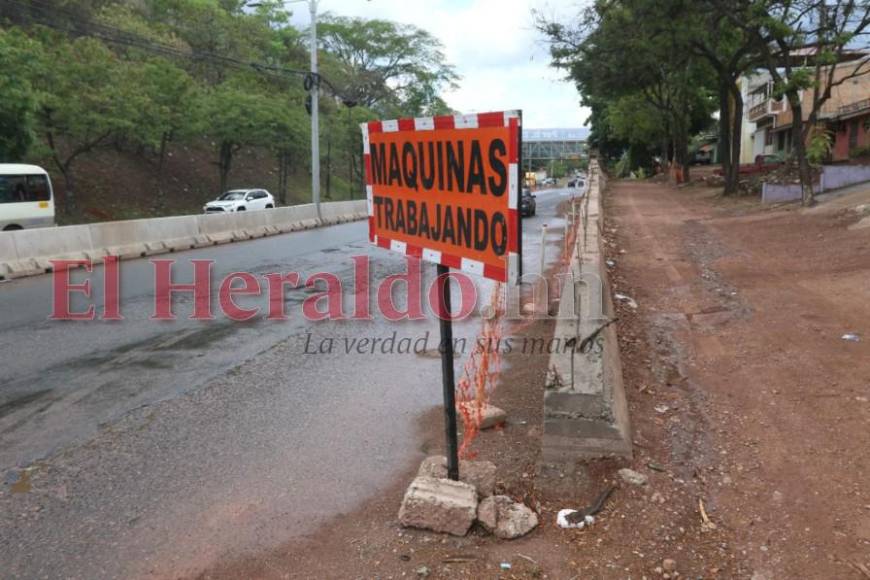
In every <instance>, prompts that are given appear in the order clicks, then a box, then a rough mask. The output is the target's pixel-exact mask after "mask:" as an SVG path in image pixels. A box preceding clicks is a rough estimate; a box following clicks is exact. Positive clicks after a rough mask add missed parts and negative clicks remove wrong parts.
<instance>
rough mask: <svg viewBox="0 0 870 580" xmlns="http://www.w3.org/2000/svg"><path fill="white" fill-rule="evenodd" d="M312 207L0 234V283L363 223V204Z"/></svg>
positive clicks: (174, 217)
mask: <svg viewBox="0 0 870 580" xmlns="http://www.w3.org/2000/svg"><path fill="white" fill-rule="evenodd" d="M320 207H321V215H322V219H320V220H318V219H317V212H316V210H315V207H314V204H304V205H298V206H290V207H280V208H275V209H268V210H263V211H250V212H239V213H231V214H216V215H215V214H209V215H191V216H172V217H165V218H154V219H141V220H125V221H116V222H103V223H95V224H87V225H78V226H64V227H57V228H39V229H32V230H18V231H13V232H0V279H4V278H17V277H21V276H31V275H36V274H42V273H45V272H46V271H50V270H51V269H52V264H51V260H56V259H90V260H99V259H101V258H102V257H103V256H106V255H114V256H120V257H121V259H131V258H139V257H143V256H150V255H154V254H162V253H165V252H179V251H183V250H190V249H194V248H202V247H205V246H211V245H216V244H223V243H228V242H233V241H244V240H250V239H256V238H261V237H265V236H272V235H277V234H281V233H287V232H293V231H298V230H302V229H310V228H313V227H318V226H324V225H331V224H336V223H342V222H346V221H352V220H358V219H363V218H365V216H366V213H367V210H366V201H365V200H358V201H339V202H329V203H323V204H321V206H320Z"/></svg>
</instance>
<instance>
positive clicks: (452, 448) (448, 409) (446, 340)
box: [436, 264, 459, 481]
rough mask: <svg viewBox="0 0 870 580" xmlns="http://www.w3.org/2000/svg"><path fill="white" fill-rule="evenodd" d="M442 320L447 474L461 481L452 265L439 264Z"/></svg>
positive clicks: (439, 309)
mask: <svg viewBox="0 0 870 580" xmlns="http://www.w3.org/2000/svg"><path fill="white" fill-rule="evenodd" d="M437 272H438V279H437V280H436V284H437V287H438V319H439V323H440V327H441V345H440V346H439V349H438V350H439V351H441V383H442V387H443V389H444V429H445V433H446V435H447V477H448V478H450V479H452V480H453V481H458V480H459V441H458V439H459V437H458V435H457V433H456V428H457V425H456V385H455V381H454V376H453V316H452V314H451V312H452V309H451V307H450V276H449V274H450V268H448V267H447V266H444V265H442V264H438V266H437Z"/></svg>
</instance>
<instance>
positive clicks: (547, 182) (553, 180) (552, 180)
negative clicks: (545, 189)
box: [541, 177, 556, 185]
mask: <svg viewBox="0 0 870 580" xmlns="http://www.w3.org/2000/svg"><path fill="white" fill-rule="evenodd" d="M541 185H556V178H555V177H547V178H546V179H544V180H543V181H541Z"/></svg>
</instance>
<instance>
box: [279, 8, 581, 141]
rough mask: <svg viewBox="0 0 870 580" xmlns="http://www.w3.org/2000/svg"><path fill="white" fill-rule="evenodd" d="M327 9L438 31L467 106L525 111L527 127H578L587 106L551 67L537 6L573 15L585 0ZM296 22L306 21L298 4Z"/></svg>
mask: <svg viewBox="0 0 870 580" xmlns="http://www.w3.org/2000/svg"><path fill="white" fill-rule="evenodd" d="M318 4H319V6H318V9H319V10H320V11H321V12H326V11H329V12H332V13H334V14H337V15H342V16H360V17H364V18H383V19H389V20H395V21H397V22H404V23H408V24H413V25H415V26H417V27H419V28H423V29H425V30H427V31H429V32H430V33H432V34H433V35H435V36H436V37H437V38H438V39H439V40H441V42H442V43H444V46H445V52H446V56H447V59H448V61H449V62H450V63H452V64H453V65H455V66H456V68H457V71H458V72H459V74H460V75H461V76H462V80H461V81H460V83H459V84H460V86H459V88H458V89H456V90H454V91H451V92H449V93H448V94H447V95H446V98H447V101H448V103H449V104H450V105H451V106H452V107H453V108H455V109H458V110H461V111H463V112H475V111H491V110H501V109H517V108H519V109H522V110H523V118H524V124H525V126H527V127H538V128H543V127H579V126H581V125H582V123H583V121H584V120H585V119H586V117H587V115H588V111H587V110H584V109H581V108H580V106H579V100H580V98H579V95H578V94H577V91H576V89H575V88H574V86H573V84H571V83H570V82H565V81H563V80H561V78H560V77H561V73H560V72H559V71H556V70H554V69H552V68H551V67H550V66H549V62H550V59H549V54H548V52H547V47H546V46H545V45H544V43H543V42H542V38H541V36H540V35H539V34H538V32H537V31H535V30H534V26H533V19H532V9H537V10H539V11H542V12H543V13H544V14H545V15H546V16H547V17H550V18H553V17H560V18H575V17H576V15H577V14H578V13H579V11H580V8H579V7H578V6H579V0H319V3H318ZM294 8H295V12H296V14H295V15H294V17H293V21H294V22H295V23H296V24H299V25H307V24H308V11H307V10H305V9H304V6H303V5H295V6H294Z"/></svg>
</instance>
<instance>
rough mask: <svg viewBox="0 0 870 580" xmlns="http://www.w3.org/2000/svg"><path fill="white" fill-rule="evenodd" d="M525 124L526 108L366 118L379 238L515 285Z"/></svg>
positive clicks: (369, 183)
mask: <svg viewBox="0 0 870 580" xmlns="http://www.w3.org/2000/svg"><path fill="white" fill-rule="evenodd" d="M520 126H521V113H520V112H519V111H506V112H497V113H480V114H472V115H447V116H440V117H426V118H417V119H399V120H393V121H372V122H370V123H365V124H363V125H362V133H363V154H364V156H365V168H366V197H367V199H368V215H369V238H370V240H371V241H372V242H373V243H375V244H377V245H378V246H380V247H382V248H387V249H390V250H393V251H398V252H402V253H404V254H407V255H411V256H416V257H418V258H421V259H423V260H426V261H429V262H434V263H436V264H440V265H443V266H447V267H450V268H457V269H461V270H463V271H465V272H469V273H472V274H477V275H480V276H483V277H485V278H491V279H493V280H498V281H501V282H516V280H517V279H518V278H519V275H520V272H519V269H520V252H521V227H520V216H519V213H518V211H517V209H518V207H519V201H520V176H519V157H520V152H521V139H522V132H521V130H520V129H521V127H520Z"/></svg>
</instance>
